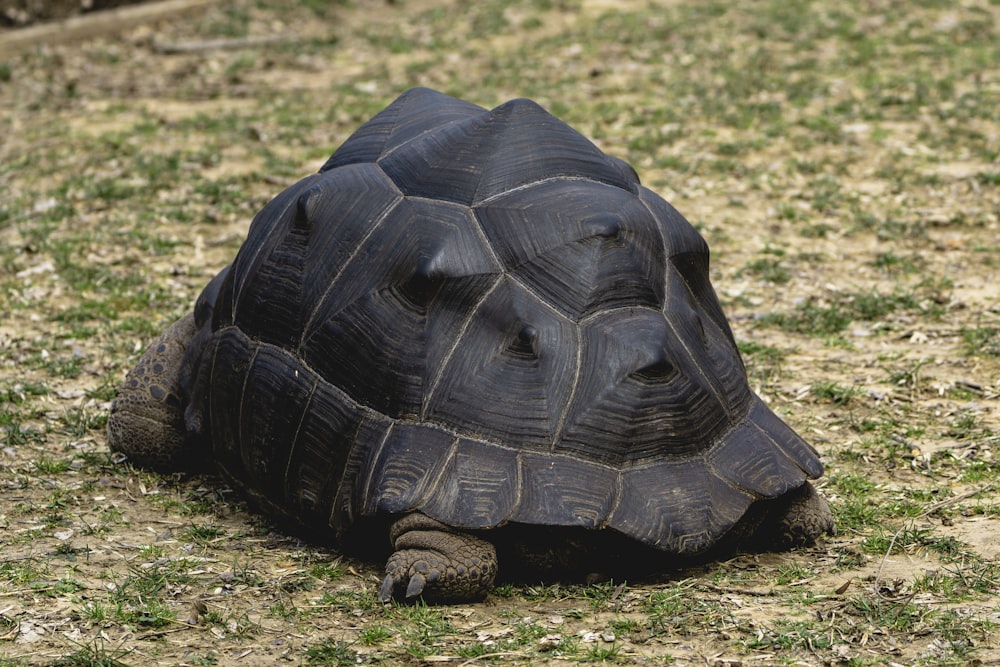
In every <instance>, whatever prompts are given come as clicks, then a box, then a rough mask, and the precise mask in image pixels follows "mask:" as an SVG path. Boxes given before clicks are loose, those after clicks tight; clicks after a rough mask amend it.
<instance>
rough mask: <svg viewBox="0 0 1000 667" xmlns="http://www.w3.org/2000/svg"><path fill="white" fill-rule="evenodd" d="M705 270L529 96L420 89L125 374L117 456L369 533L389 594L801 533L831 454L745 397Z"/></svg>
mask: <svg viewBox="0 0 1000 667" xmlns="http://www.w3.org/2000/svg"><path fill="white" fill-rule="evenodd" d="M708 270H709V253H708V246H707V244H706V242H705V241H704V239H703V238H702V237H701V235H700V234H699V233H698V232H697V231H696V230H695V229H694V228H693V227H692V226H691V224H689V223H688V222H687V221H686V220H685V219H684V218H683V217H682V216H681V215H680V214H679V213H678V212H677V211H676V210H675V209H674V208H673V207H672V206H670V205H669V204H668V203H667V202H665V201H664V200H663V199H661V198H660V197H658V196H657V195H656V194H654V193H653V192H651V191H650V190H648V189H646V188H645V187H643V186H642V185H640V182H639V179H638V177H637V175H636V173H635V171H634V170H633V169H632V168H631V167H630V166H629V165H628V164H627V163H625V162H624V161H622V160H620V159H617V158H614V157H610V156H608V155H606V154H604V153H603V152H602V151H601V150H599V149H598V148H597V147H596V146H595V145H594V144H593V143H591V142H590V141H588V140H587V139H586V138H584V137H583V136H582V135H581V134H579V133H577V132H576V131H575V130H573V129H572V128H570V127H569V126H568V125H566V124H565V123H563V122H562V121H560V120H558V119H557V118H555V117H554V116H552V115H551V114H550V113H548V112H547V111H546V110H545V109H544V108H542V107H541V106H540V105H538V104H536V103H535V102H532V101H530V100H526V99H515V100H512V101H509V102H507V103H505V104H502V105H500V106H498V107H496V108H495V109H493V110H491V111H488V110H486V109H484V108H482V107H479V106H476V105H474V104H471V103H469V102H465V101H461V100H458V99H455V98H453V97H449V96H447V95H444V94H442V93H439V92H435V91H432V90H429V89H423V88H417V89H412V90H409V91H407V92H405V93H403V94H402V95H401V96H400V97H399V98H398V99H396V100H395V101H394V102H393V103H392V104H390V105H389V106H388V107H387V108H385V109H384V110H382V111H381V112H379V113H378V114H377V115H375V116H374V117H373V118H372V119H371V120H369V121H368V122H367V123H365V124H363V125H362V126H361V127H360V128H359V129H358V130H356V131H355V133H354V134H353V135H351V136H350V137H349V138H348V139H347V141H346V142H345V143H343V145H342V146H341V147H340V148H339V149H338V150H337V151H336V152H334V153H333V155H332V156H331V157H330V158H329V160H328V161H327V162H326V163H325V164H324V165H323V166H322V168H321V169H320V170H319V172H318V173H316V174H314V175H312V176H309V177H307V178H305V179H303V180H301V181H300V182H298V183H296V184H294V185H292V186H291V187H289V188H288V189H286V190H285V191H284V192H282V193H280V194H279V195H277V196H276V197H275V198H274V199H273V200H271V201H270V202H269V203H268V204H266V205H265V206H264V208H263V209H262V210H261V211H260V212H259V213H258V214H257V215H256V216H255V218H254V220H253V222H252V223H251V225H250V228H249V231H248V236H247V239H246V241H245V242H244V244H243V245H242V247H241V248H240V250H239V252H238V254H237V255H236V258H235V259H234V261H233V262H232V264H230V265H229V266H227V267H226V268H224V269H223V270H222V271H221V272H220V273H219V274H218V275H217V276H216V277H215V278H214V279H213V280H211V281H210V282H209V284H208V285H207V286H206V287H205V288H204V291H203V292H202V293H201V295H200V296H199V297H198V299H197V301H196V303H195V306H194V309H193V312H192V313H190V314H188V315H186V316H184V317H183V318H181V319H180V320H179V321H177V322H176V323H175V324H173V325H172V326H171V327H170V328H168V329H167V330H166V331H165V332H164V333H163V334H162V335H161V336H160V337H159V338H158V339H157V340H156V341H154V342H153V343H152V344H151V346H150V347H149V349H148V350H147V351H146V352H145V354H144V355H143V356H142V357H141V358H140V360H139V362H138V364H137V365H136V366H135V368H134V369H132V371H131V372H130V373H129V374H128V376H127V377H126V379H125V381H124V383H123V384H122V385H121V387H120V389H119V390H118V393H117V396H116V398H115V400H114V401H113V403H112V406H111V412H110V417H109V421H108V441H109V445H110V448H111V449H112V450H113V451H116V452H121V453H123V454H125V455H127V457H128V459H130V460H131V462H132V463H134V464H136V465H139V466H149V467H153V468H157V469H161V470H183V469H198V468H204V467H205V466H206V465H210V464H214V465H215V466H217V469H218V470H219V471H220V472H221V473H222V475H223V477H224V478H225V479H227V480H228V481H229V482H230V484H231V485H232V486H233V487H235V488H236V489H238V490H241V491H242V492H244V494H245V495H246V497H248V498H249V499H250V500H251V501H252V503H253V504H255V505H256V506H257V507H258V508H259V509H261V510H263V511H265V512H267V513H269V514H271V515H272V517H275V518H276V519H278V520H280V521H281V522H283V524H284V525H287V526H288V527H290V528H293V529H296V530H303V531H306V532H307V533H309V534H310V535H313V536H315V537H317V538H322V539H327V538H329V539H333V540H335V541H338V542H339V543H340V544H342V545H344V546H345V547H350V546H352V545H354V546H356V547H357V548H358V549H359V550H364V549H367V548H373V549H374V550H373V551H372V553H378V551H379V548H382V547H383V545H384V548H382V552H383V554H388V561H387V565H386V573H385V578H384V581H383V583H382V587H381V590H380V591H379V595H380V597H381V598H382V600H383V601H388V600H390V599H391V598H393V597H396V598H400V597H405V598H414V597H416V596H423V597H424V598H425V599H427V600H430V601H445V602H447V601H460V600H475V599H480V598H482V597H483V596H484V595H486V593H487V592H488V591H489V590H491V588H492V586H493V583H494V578H495V576H496V574H497V571H498V564H499V562H504V563H505V568H506V567H508V564H507V559H509V560H510V567H511V571H517V568H519V567H539V568H544V567H545V565H546V564H552V563H556V564H557V565H555V566H551V567H550V569H549V571H550V572H551V571H553V570H554V571H556V572H557V573H558V572H561V571H562V568H563V567H565V566H567V565H568V564H575V563H577V562H584V561H586V562H590V561H589V560H588V559H593V558H600V557H602V556H603V557H604V561H605V563H607V562H617V563H618V564H619V565H623V566H624V567H625V568H626V570H627V569H628V568H629V567H631V565H630V564H631V563H637V562H639V561H635V560H633V556H635V555H636V554H638V553H642V554H644V555H645V556H649V557H650V559H651V560H650V562H652V563H653V564H654V566H655V565H656V564H658V565H659V566H661V567H665V566H666V565H668V564H670V563H675V562H683V561H684V560H685V559H688V558H698V557H700V556H704V555H705V554H708V557H709V558H710V557H712V554H715V553H717V550H718V549H721V548H723V547H724V548H726V549H736V548H738V549H761V550H768V549H771V550H780V549H786V548H790V547H794V546H798V545H804V544H810V543H813V542H814V541H815V540H816V539H817V538H818V537H820V536H822V535H823V534H824V533H833V531H834V523H833V518H832V515H831V512H830V509H829V507H828V505H827V503H826V501H825V500H824V499H823V498H822V497H821V496H820V495H819V494H818V493H817V491H816V490H815V487H814V486H813V485H812V484H811V483H810V482H809V480H811V479H816V478H818V477H820V476H821V474H822V472H823V466H822V464H821V462H820V459H819V457H818V455H817V452H816V450H815V449H814V448H813V447H812V446H811V445H810V444H808V443H807V442H806V441H805V440H803V439H802V438H801V437H799V436H798V435H797V434H796V433H795V432H793V430H792V429H791V428H790V427H788V426H787V425H786V424H785V423H784V422H783V421H782V420H781V419H780V418H779V417H778V416H776V415H775V414H774V412H773V411H772V410H770V409H769V408H768V407H767V406H766V405H765V404H764V402H763V401H762V399H761V398H760V397H759V396H757V395H756V394H754V393H753V392H752V390H751V389H750V387H749V384H748V381H747V377H746V371H745V368H744V366H743V362H742V360H741V358H740V354H739V351H738V349H737V346H736V343H735V341H734V337H733V333H732V331H731V329H730V326H729V324H728V322H727V320H726V317H725V315H724V314H723V311H722V308H721V306H720V304H719V301H718V299H717V297H716V295H715V292H714V291H713V288H712V286H711V284H710V282H709V272H708ZM498 550H499V554H500V555H499V556H498ZM621 554H627V556H624V557H623V556H622V555H621ZM584 556H586V558H584ZM515 561H516V563H518V565H516V566H515V565H514V563H515Z"/></svg>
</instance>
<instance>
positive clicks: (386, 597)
mask: <svg viewBox="0 0 1000 667" xmlns="http://www.w3.org/2000/svg"><path fill="white" fill-rule="evenodd" d="M395 587H396V579H395V578H394V577H393V576H392V575H391V574H387V575H385V579H383V580H382V587H381V588H379V589H378V599H379V601H380V602H381V603H382V604H389V601H390V600H392V590H393V589H394V588H395Z"/></svg>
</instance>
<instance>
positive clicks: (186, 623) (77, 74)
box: [0, 0, 1000, 666]
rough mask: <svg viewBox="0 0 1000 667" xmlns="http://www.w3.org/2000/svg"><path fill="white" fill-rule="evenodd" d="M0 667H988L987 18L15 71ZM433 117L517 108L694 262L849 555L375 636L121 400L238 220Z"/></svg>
mask: <svg viewBox="0 0 1000 667" xmlns="http://www.w3.org/2000/svg"><path fill="white" fill-rule="evenodd" d="M5 34H10V33H9V32H8V33H4V32H0V53H3V54H4V55H3V56H0V99H2V100H3V104H2V107H0V108H2V110H0V122H2V126H0V132H2V134H0V136H2V137H3V140H2V142H0V191H2V192H3V196H2V197H0V262H2V265H3V271H2V273H0V281H2V283H0V285H2V289H0V309H2V312H3V313H4V319H3V320H2V321H0V369H2V370H0V438H2V443H0V487H2V496H0V498H2V500H0V528H2V532H0V665H22V664H60V665H96V664H101V665H112V664H127V665H151V664H162V665H178V664H187V665H212V664H218V665H255V664H275V663H281V664H286V663H287V664H296V663H306V664H335V665H338V664H339V665H348V664H351V665H353V664H422V663H429V662H452V663H456V664H485V663H490V662H496V663H502V662H521V663H525V664H527V663H530V664H557V663H558V664H562V663H565V662H567V661H569V662H607V663H612V664H642V665H645V664H677V665H720V666H721V665H771V664H802V665H895V664H905V665H910V664H926V665H982V664H1000V640H998V637H997V625H998V623H1000V604H998V601H997V600H998V594H1000V561H998V557H1000V505H998V482H1000V461H998V458H997V447H998V441H1000V413H998V410H1000V298H998V297H1000V287H998V285H1000V164H998V161H1000V122H998V121H1000V70H998V69H997V67H996V63H997V62H1000V39H998V35H1000V5H997V4H996V2H995V1H990V0H966V1H965V2H963V3H961V5H960V6H959V5H954V4H953V3H950V2H938V1H936V0H922V1H921V2H915V3H908V4H907V5H906V6H905V8H903V7H901V6H900V5H899V4H898V3H890V2H883V1H881V0H867V1H866V2H854V1H851V0H848V1H846V2H832V1H829V2H828V1H826V0H815V1H813V2H799V1H796V0H792V1H788V0H783V1H782V2H777V1H773V0H772V1H768V0H761V1H760V2H753V3H747V4H736V3H726V2H721V1H713V2H695V1H694V0H691V1H688V0H667V1H663V2H643V1H640V0H627V1H619V2H614V3H611V2H603V1H601V0H551V1H549V2H541V3H539V2H528V1H527V0H523V1H519V0H483V1H481V2H477V3H458V2H451V1H448V0H400V1H397V2H395V3H386V2H375V1H374V0H355V1H354V2H353V3H346V2H345V3H319V2H311V1H307V0H302V1H301V2H279V1H277V0H256V1H252V2H251V1H250V0H228V1H225V2H218V3H214V4H212V5H211V6H204V7H202V8H201V9H200V10H198V11H188V12H185V13H183V14H180V15H175V16H173V17H172V18H169V19H165V20H161V21H158V22H156V23H152V24H144V25H140V26H138V27H129V28H128V29H127V31H124V32H115V31H111V32H109V33H108V34H107V35H106V36H104V37H101V38H95V39H90V40H89V41H84V42H79V43H68V44H52V43H48V44H46V45H40V46H36V47H33V48H28V49H27V50H23V51H18V52H9V51H4V49H3V38H4V36H5ZM414 85H425V86H430V87H434V88H437V89H440V90H442V91H444V92H447V93H450V94H454V95H457V96H460V97H463V98H465V99H468V100H470V101H473V102H476V103H478V104H481V105H483V106H487V107H491V106H494V105H496V104H499V103H501V102H503V101H505V100H507V99H509V98H512V97H518V96H525V97H531V98H534V99H535V100H537V101H538V102H540V103H541V104H543V105H544V106H546V107H547V108H549V109H550V110H551V111H553V112H554V113H555V114H556V115H558V116H560V117H561V118H563V119H564V120H566V121H567V122H568V123H570V124H571V125H573V126H574V127H576V128H577V129H579V130H580V131H581V132H583V133H584V134H585V135H587V136H589V137H591V138H592V139H593V140H594V141H595V142H596V143H598V145H599V146H600V147H601V148H603V149H604V150H606V151H607V152H609V153H611V154H613V155H617V156H619V157H621V158H624V159H626V160H628V161H630V162H631V163H633V164H634V165H635V167H636V170H637V171H638V173H639V175H640V177H641V178H642V179H643V182H644V183H645V184H646V185H647V186H649V187H651V188H652V189H654V190H656V191H657V192H658V193H660V194H661V195H662V196H664V197H665V198H666V199H668V200H669V201H670V202H671V203H672V204H674V205H675V206H676V207H677V208H678V209H679V210H680V211H681V212H682V213H683V214H684V215H685V216H687V217H688V218H689V219H690V220H691V221H692V222H693V223H694V224H695V225H696V226H697V227H698V228H699V229H700V230H701V232H702V233H703V234H704V235H705V237H706V238H707V239H708V241H709V243H710V245H711V247H712V253H713V254H712V280H713V283H714V285H715V287H716V289H717V291H718V293H719V296H720V299H721V300H722V302H723V304H724V307H725V309H726V312H727V314H728V316H729V317H730V321H731V323H732V325H733V329H734V331H735V334H736V337H737V339H738V341H739V343H740V348H741V350H742V352H743V355H744V358H745V361H746V363H747V368H748V373H749V377H750V380H751V383H752V386H753V387H754V389H755V390H756V391H757V392H758V393H760V394H761V395H762V396H763V397H764V399H765V400H766V401H767V402H768V403H769V404H770V405H771V407H772V408H773V409H774V410H775V411H777V412H778V413H779V414H780V415H782V416H783V417H784V418H785V419H786V421H788V422H789V423H790V424H791V425H792V426H793V427H794V428H795V429H796V430H798V431H799V432H800V433H802V434H803V435H804V436H805V437H807V438H808V439H809V440H810V441H811V442H813V443H814V444H815V446H816V447H817V449H818V450H819V451H820V453H821V455H822V457H823V460H824V462H825V464H826V474H825V475H824V477H823V478H822V479H821V480H819V482H818V486H819V487H820V489H821V491H822V492H823V493H824V494H825V495H826V496H827V498H829V500H830V503H831V506H832V508H833V511H834V513H835V515H836V518H837V521H838V525H839V533H838V535H837V536H835V537H831V538H829V539H826V540H823V541H822V542H821V543H820V544H818V545H816V546H815V547H810V548H806V549H801V550H796V551H793V552H791V553H787V554H766V555H758V556H751V555H747V556H740V557H737V558H734V559H730V560H726V561H724V562H717V563H710V564H707V565H705V566H702V567H698V568H692V569H686V570H666V571H665V572H664V573H663V574H662V576H660V577H657V578H656V579H655V580H643V581H627V582H619V581H615V582H602V583H596V584H592V585H582V584H580V585H564V584H563V585H560V584H553V583H551V582H541V583H538V584H534V585H527V584H526V585H514V586H511V585H504V586H500V587H498V588H497V589H496V590H495V591H493V593H492V594H491V595H490V596H489V597H488V598H487V600H486V601H485V602H483V603H479V604H469V605H457V606H451V607H441V608H435V607H425V606H420V605H417V606H401V605H390V606H388V607H383V606H382V605H381V604H379V603H378V602H377V601H376V594H377V591H378V587H379V582H380V565H379V564H377V563H368V562H364V561H359V560H353V559H351V558H348V557H345V556H342V555H341V554H340V553H338V552H337V551H335V550H331V549H325V548H320V547H317V546H315V545H308V544H305V543H302V542H300V541H298V540H296V539H294V538H292V537H289V536H287V535H285V534H283V533H282V532H281V531H280V530H278V529H276V528H275V527H273V526H271V525H269V524H268V523H267V522H266V521H264V520H262V519H260V518H259V517H257V516H256V515H254V514H252V513H250V512H248V511H247V510H246V508H245V506H244V505H243V504H242V502H241V500H240V499H239V497H238V496H236V495H235V494H233V493H232V492H230V491H229V490H228V489H227V488H226V487H225V485H224V484H222V483H221V482H220V480H218V479H216V478H214V477H211V476H191V475H183V474H178V475H157V474H153V473H149V472H146V471H142V470H136V469H132V468H130V467H129V466H128V465H124V464H121V463H120V462H118V461H116V460H115V459H114V458H112V457H110V456H109V454H108V451H107V446H106V438H105V434H104V427H105V424H106V419H107V408H108V405H109V403H110V400H111V398H112V396H113V393H114V389H115V387H116V386H117V384H118V383H119V382H120V381H121V379H122V378H123V377H124V374H125V372H126V371H127V369H128V368H129V367H130V366H131V365H132V364H133V363H134V362H135V360H136V358H137V357H138V355H139V354H140V353H141V351H142V349H143V347H144V345H145V344H146V343H148V342H149V341H150V340H151V339H152V338H153V337H154V336H155V335H156V333H157V332H159V331H160V330H162V329H163V328H164V327H165V326H167V325H168V324H169V323H170V322H171V321H173V320H174V319H176V318H177V317H179V316H181V315H182V314H183V313H184V312H186V311H187V310H188V309H190V307H191V304H192V302H193V300H194V298H195V297H196V295H197V293H198V291H199V290H200V289H201V287H202V286H203V285H204V284H205V282H207V280H208V279H209V278H210V277H211V276H212V275H213V274H214V273H215V272H216V271H217V270H219V269H220V268H221V267H222V266H224V265H225V264H227V263H228V262H229V261H230V260H231V258H232V256H233V254H234V253H235V251H236V249H237V248H238V247H239V244H240V243H241V241H242V239H243V238H244V236H245V232H246V227H247V224H248V221H249V220H250V218H251V217H252V216H253V214H254V212H255V211H257V210H258V209H259V208H260V207H261V206H262V205H263V203H265V202H266V201H267V200H268V199H269V198H270V197H272V196H273V195H274V194H276V193H277V192H278V191H280V189H281V188H283V187H284V186H286V185H288V184H290V183H292V182H294V181H295V180H297V179H298V178H300V177H302V176H304V175H306V174H308V173H311V172H313V171H315V169H317V168H318V167H319V165H320V164H322V162H323V161H324V160H325V159H326V157H327V156H328V155H329V153H330V152H332V150H333V149H334V148H336V147H337V146H338V145H339V144H340V143H341V142H342V141H343V140H344V139H345V138H346V137H347V136H348V135H349V133H350V132H351V131H352V130H353V129H354V128H356V127H357V126H358V125H359V124H360V123H361V122H363V121H364V120H366V119H367V118H369V117H370V116H371V115H372V114H373V113H374V112H376V111H377V110H378V109H380V108H381V107H383V106H385V105H386V104H387V103H389V102H390V101H392V99H394V98H395V97H396V95H398V94H399V93H400V92H401V91H403V90H405V89H406V88H409V87H411V86H414Z"/></svg>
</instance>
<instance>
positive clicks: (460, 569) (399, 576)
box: [379, 513, 497, 602]
mask: <svg viewBox="0 0 1000 667" xmlns="http://www.w3.org/2000/svg"><path fill="white" fill-rule="evenodd" d="M389 537H390V539H391V540H392V544H393V547H394V548H395V549H396V550H395V551H394V552H393V554H392V555H391V556H390V557H389V561H388V562H387V563H386V565H385V572H386V574H385V579H384V580H383V581H382V588H381V589H380V590H379V599H381V600H382V602H388V601H389V600H390V599H392V597H393V595H394V594H395V593H397V592H400V591H403V590H404V589H403V587H404V586H405V597H406V599H412V598H415V597H417V596H423V597H424V599H426V600H429V601H432V602H443V601H448V602H460V601H466V600H479V599H482V598H483V597H485V596H486V593H487V592H489V590H490V589H491V588H492V587H493V579H494V578H495V577H496V573H497V553H496V549H494V547H493V545H492V544H490V543H489V542H487V541H486V540H483V539H480V538H478V537H474V536H472V535H470V534H468V533H462V532H458V531H455V530H453V529H452V528H449V527H448V526H446V525H444V524H443V523H441V522H440V521H435V520H434V519H431V518H430V517H428V516H425V515H423V514H418V513H414V514H407V515H405V516H403V517H402V518H400V519H398V520H397V521H396V522H395V523H394V524H392V527H391V528H390V530H389Z"/></svg>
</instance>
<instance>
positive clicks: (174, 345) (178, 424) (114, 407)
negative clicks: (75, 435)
mask: <svg viewBox="0 0 1000 667" xmlns="http://www.w3.org/2000/svg"><path fill="white" fill-rule="evenodd" d="M195 331H196V329H195V323H194V315H192V314H189V315H186V316H184V317H182V318H181V319H179V320H177V322H175V323H174V324H173V325H171V326H170V328H168V329H167V330H166V331H164V332H163V333H162V334H161V335H160V337H159V338H157V339H156V340H155V341H153V343H152V344H151V345H150V346H149V349H147V350H146V352H145V353H144V354H143V355H142V357H141V358H140V359H139V362H138V363H137V364H136V366H135V368H133V369H132V370H131V371H129V374H128V375H127V376H126V377H125V381H124V382H123V383H122V385H121V387H119V388H118V393H117V395H116V396H115V400H114V401H113V402H112V404H111V413H110V414H109V415H108V446H109V447H110V448H111V451H115V452H121V453H122V454H125V455H126V456H128V458H129V461H131V462H132V463H133V464H135V465H139V466H147V467H150V468H156V469H159V470H177V469H180V468H183V467H185V465H186V463H187V462H188V461H189V460H190V458H191V457H190V452H189V451H188V450H189V447H190V445H189V442H188V438H187V430H186V428H185V426H184V408H185V405H184V403H185V399H184V393H185V392H183V391H182V390H181V387H180V374H181V368H182V363H181V362H182V360H183V358H184V352H185V350H186V349H187V347H188V345H189V344H190V342H191V340H192V339H193V338H194V335H195Z"/></svg>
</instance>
